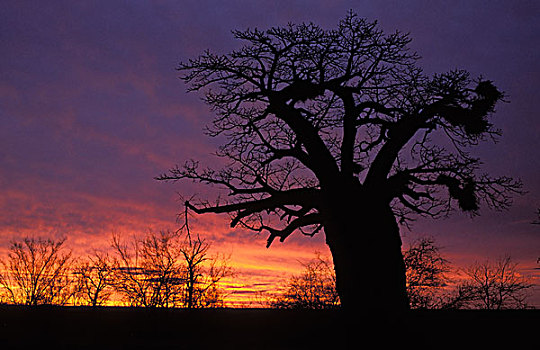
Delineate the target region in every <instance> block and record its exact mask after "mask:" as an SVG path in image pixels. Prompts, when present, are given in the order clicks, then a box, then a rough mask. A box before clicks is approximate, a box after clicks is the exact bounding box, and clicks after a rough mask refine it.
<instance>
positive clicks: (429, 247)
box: [403, 237, 450, 309]
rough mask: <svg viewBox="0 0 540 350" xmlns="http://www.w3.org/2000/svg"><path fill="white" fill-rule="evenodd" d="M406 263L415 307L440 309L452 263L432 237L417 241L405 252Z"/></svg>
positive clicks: (408, 284) (409, 288)
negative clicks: (445, 257)
mask: <svg viewBox="0 0 540 350" xmlns="http://www.w3.org/2000/svg"><path fill="white" fill-rule="evenodd" d="M403 260H404V263H405V268H406V277H407V284H406V285H407V294H408V296H409V302H410V305H411V308H424V309H433V308H438V307H440V306H441V305H440V303H441V295H442V293H443V292H444V287H445V286H446V284H447V282H448V278H447V276H446V274H447V273H448V272H449V271H450V264H449V262H448V260H446V259H444V258H443V257H442V255H441V253H440V249H439V247H437V246H436V245H435V241H434V240H433V239H432V238H428V237H424V238H421V239H419V240H417V241H416V242H414V243H412V244H411V246H410V247H409V248H408V249H407V250H406V251H404V252H403Z"/></svg>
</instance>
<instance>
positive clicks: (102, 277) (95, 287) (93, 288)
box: [75, 251, 114, 306]
mask: <svg viewBox="0 0 540 350" xmlns="http://www.w3.org/2000/svg"><path fill="white" fill-rule="evenodd" d="M75 275H76V276H77V282H78V288H77V290H78V292H77V293H76V298H77V299H76V304H78V305H89V306H102V305H105V304H106V303H107V302H108V301H109V300H110V297H111V295H112V294H113V293H114V289H113V285H114V270H113V269H112V261H111V259H110V257H109V256H108V254H105V253H100V252H97V251H96V252H95V253H94V254H93V255H92V256H89V257H88V258H87V259H86V260H85V261H82V262H80V263H79V264H78V266H77V267H76V268H75Z"/></svg>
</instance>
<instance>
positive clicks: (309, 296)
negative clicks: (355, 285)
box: [270, 253, 340, 309]
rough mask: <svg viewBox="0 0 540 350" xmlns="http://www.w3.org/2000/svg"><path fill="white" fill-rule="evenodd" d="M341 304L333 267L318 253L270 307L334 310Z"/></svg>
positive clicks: (288, 283)
mask: <svg viewBox="0 0 540 350" xmlns="http://www.w3.org/2000/svg"><path fill="white" fill-rule="evenodd" d="M339 304H340V303H339V296H338V293H337V290H336V275H335V273H334V269H333V266H332V264H331V263H330V262H329V261H328V260H327V259H325V258H323V257H322V256H321V255H320V254H319V253H316V258H315V259H313V260H311V261H310V262H308V263H307V264H305V265H304V270H303V272H302V273H301V274H300V275H297V276H292V277H291V278H290V279H289V281H288V282H287V285H286V287H285V291H284V292H283V293H281V294H280V295H278V296H277V297H276V298H275V300H274V301H272V302H271V303H270V306H271V307H275V308H281V309H332V308H336V307H338V306H339Z"/></svg>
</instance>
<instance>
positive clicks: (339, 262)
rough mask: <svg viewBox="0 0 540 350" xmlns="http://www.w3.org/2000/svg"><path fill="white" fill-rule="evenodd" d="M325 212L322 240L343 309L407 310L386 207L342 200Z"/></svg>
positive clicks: (395, 235)
mask: <svg viewBox="0 0 540 350" xmlns="http://www.w3.org/2000/svg"><path fill="white" fill-rule="evenodd" d="M330 210H331V212H332V215H331V216H330V218H331V220H329V221H328V222H326V223H325V232H326V242H327V244H328V246H329V247H330V251H331V252H332V256H333V260H334V267H335V271H336V279H337V290H338V293H339V296H340V299H341V303H342V306H343V308H344V309H346V310H354V311H358V312H362V311H367V312H384V313H394V312H401V311H404V310H407V309H408V308H409V301H408V297H407V292H406V287H405V265H404V263H403V256H402V252H401V238H400V235H399V227H398V225H397V223H396V220H395V217H394V215H393V213H392V210H391V208H390V206H389V205H388V204H382V203H377V202H364V203H361V204H358V203H357V202H356V203H355V202H349V203H346V202H343V201H342V202H340V203H339V204H336V205H334V206H333V207H332V209H330Z"/></svg>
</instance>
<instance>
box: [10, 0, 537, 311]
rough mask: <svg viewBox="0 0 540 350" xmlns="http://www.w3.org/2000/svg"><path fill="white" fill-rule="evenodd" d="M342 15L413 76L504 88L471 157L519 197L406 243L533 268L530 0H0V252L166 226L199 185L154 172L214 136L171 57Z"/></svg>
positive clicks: (208, 145) (427, 229) (206, 150)
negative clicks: (206, 131)
mask: <svg viewBox="0 0 540 350" xmlns="http://www.w3.org/2000/svg"><path fill="white" fill-rule="evenodd" d="M349 9H352V10H354V11H355V12H356V13H358V14H359V15H360V16H362V17H366V18H367V19H369V20H378V21H379V23H380V25H381V27H382V28H383V29H385V30H386V31H387V32H392V31H394V30H401V31H404V32H410V34H411V37H412V38H413V42H412V44H411V46H412V48H413V49H414V50H416V51H418V53H419V54H420V55H421V56H422V57H423V59H422V61H421V62H420V64H421V65H422V66H423V68H424V69H425V71H426V72H428V73H433V72H444V71H448V70H451V69H454V68H463V69H467V70H469V71H470V72H471V73H472V74H473V76H476V75H480V74H481V75H483V76H484V77H485V78H487V79H490V80H493V81H494V82H495V84H496V85H497V86H498V87H500V88H501V89H502V90H504V91H505V92H506V93H507V94H508V96H509V98H508V100H509V101H510V103H508V104H502V105H499V106H498V107H497V113H496V114H495V117H494V119H493V120H494V122H495V124H496V125H497V126H498V127H500V128H502V130H503V132H504V134H503V137H502V139H501V140H500V142H499V143H497V144H492V143H490V144H485V145H482V146H480V147H478V152H477V154H479V155H481V156H482V159H483V160H484V163H485V167H484V169H486V171H489V172H491V173H492V174H494V175H495V174H497V175H510V176H515V177H519V178H521V179H522V180H523V182H524V185H525V189H526V190H527V191H528V193H527V194H526V195H524V196H521V197H518V198H516V199H515V201H514V205H513V206H512V208H511V209H510V210H508V211H505V212H490V211H489V210H487V209H486V210H482V211H481V213H482V216H480V217H478V218H476V219H474V220H471V219H469V218H468V217H466V216H462V215H459V214H457V215H454V216H452V217H451V218H450V219H447V220H443V221H437V222H435V221H431V220H419V221H418V222H417V223H416V224H415V225H413V226H412V228H411V231H408V230H403V237H404V241H405V242H406V243H407V242H409V241H410V240H412V239H414V238H416V237H419V236H422V235H432V236H433V237H435V239H436V241H437V242H438V243H439V244H440V245H441V246H443V248H444V249H443V253H445V254H447V255H448V256H449V257H450V260H452V261H453V262H455V263H457V264H465V263H468V262H471V261H474V260H484V259H485V258H488V257H489V258H496V257H498V256H501V255H503V254H509V255H511V256H512V258H513V259H514V260H515V261H517V262H519V263H520V264H521V265H522V266H523V267H525V268H526V269H525V270H526V271H527V272H528V273H535V272H536V273H537V274H538V270H535V269H534V268H535V267H540V264H536V259H537V258H538V257H540V226H538V225H531V224H530V222H531V221H533V220H534V219H535V211H536V208H540V180H539V175H540V157H538V150H539V149H540V137H538V135H540V122H539V117H538V116H537V113H538V112H537V103H538V101H540V89H539V88H538V86H537V85H538V83H539V82H540V55H539V54H540V39H539V38H540V24H539V23H540V22H539V21H538V18H540V3H539V2H537V1H494V0H492V1H314V0H313V1H294V0H288V1H204V0H197V1H135V0H131V1H127V0H126V1H111V0H107V1H85V2H82V1H81V2H75V1H3V2H2V4H1V5H0V193H1V196H0V246H1V247H6V246H7V244H8V242H9V240H10V239H13V238H19V237H22V236H25V235H29V234H37V235H52V236H67V237H68V241H70V242H71V244H72V246H73V247H76V248H77V247H78V248H82V247H89V246H93V245H100V244H106V240H107V239H108V237H109V235H110V233H111V232H112V231H115V230H116V231H121V232H140V231H144V230H146V229H148V228H151V229H155V230H159V229H162V228H165V227H174V225H175V214H176V213H177V212H178V210H179V206H178V202H177V195H176V192H177V191H178V192H182V193H184V194H186V195H191V194H194V193H201V192H204V191H205V189H204V188H201V187H195V186H193V185H191V184H189V183H182V184H176V185H172V184H164V183H157V182H156V181H154V180H153V179H152V178H153V177H154V176H156V175H158V174H160V173H162V172H164V171H166V170H167V169H169V168H170V167H171V166H173V165H175V164H177V163H183V161H184V160H186V159H188V158H196V159H203V160H204V159H209V157H208V155H209V154H210V152H212V151H213V150H214V146H215V141H214V140H210V139H208V138H206V137H205V136H204V135H203V133H202V128H203V126H204V125H205V123H206V122H208V121H209V120H210V119H211V117H212V115H211V114H210V112H209V110H208V108H207V107H206V106H205V105H204V104H203V103H202V102H200V101H199V99H198V96H197V95H195V94H189V95H188V94H186V93H185V86H184V85H183V83H182V82H181V81H180V80H179V79H178V74H177V72H176V71H175V68H176V66H177V64H178V62H179V61H181V60H186V59H188V58H191V57H195V56H196V55H197V54H199V53H201V52H202V51H203V50H205V49H208V48H209V49H212V50H214V51H218V52H226V51H229V50H230V49H231V48H232V47H234V46H235V45H237V44H238V43H237V42H235V41H234V40H233V38H232V35H231V34H230V31H231V30H233V29H246V28H248V27H250V28H254V27H258V28H260V29H264V28H268V27H270V26H280V25H285V24H287V23H288V22H295V23H299V22H304V21H305V22H308V21H313V22H315V23H318V24H320V25H322V26H323V27H327V28H331V27H334V26H335V25H336V24H337V22H338V21H339V19H340V18H343V17H344V16H345V14H346V12H347V11H348V10H349ZM197 224H198V225H200V226H199V228H200V230H202V231H204V232H207V233H208V234H210V235H212V238H213V239H215V240H216V241H217V242H218V243H219V242H233V243H234V242H237V243H238V244H239V245H240V246H239V248H236V251H237V252H239V253H238V255H242V252H244V253H245V252H247V251H250V252H252V253H250V254H259V255H260V254H268V255H267V256H266V257H265V256H262V257H261V256H259V258H260V259H268V260H271V259H273V258H275V259H277V256H278V254H279V253H278V252H280V249H291V250H290V251H287V252H288V253H287V254H285V253H283V254H285V255H287V256H289V255H290V256H292V255H293V254H292V253H291V254H289V253H290V252H298V251H299V250H298V249H300V250H301V249H303V248H304V252H306V253H305V256H308V255H309V254H310V252H312V250H313V249H315V248H317V247H319V246H321V244H322V242H323V238H322V237H319V238H315V239H314V240H312V241H307V240H306V239H305V238H304V237H291V238H290V241H291V242H290V244H289V246H288V248H282V247H278V248H275V249H274V250H275V252H269V251H268V250H264V243H265V237H254V236H253V234H251V233H244V232H239V231H238V230H235V231H233V230H230V229H229V228H228V226H227V224H226V222H225V221H223V220H221V219H219V218H211V219H204V220H203V219H200V220H198V221H197ZM244 234H245V235H244ZM243 237H248V239H244V238H243ZM247 240H250V242H251V243H249V244H252V245H255V246H257V247H258V246H260V247H261V248H260V249H261V250H253V251H252V250H250V249H251V248H250V249H248V248H247V247H248V244H247V243H245V245H242V244H244V243H242V242H245V241H247ZM103 242H105V243H103ZM233 243H231V244H233ZM234 244H236V243H234ZM252 245H249V247H251V246H252ZM283 246H284V247H285V246H287V242H286V243H285V244H283ZM302 247H303V248H302ZM243 249H244V250H243ZM282 252H283V251H282ZM272 254H276V255H275V256H274V255H272ZM244 255H245V261H247V260H249V259H250V257H249V254H247V253H245V254H244ZM253 259H255V258H253ZM290 259H292V258H290ZM287 261H289V260H287ZM290 261H293V260H290ZM538 294H540V292H539V291H538V289H537V297H535V303H536V306H539V307H540V297H538Z"/></svg>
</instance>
